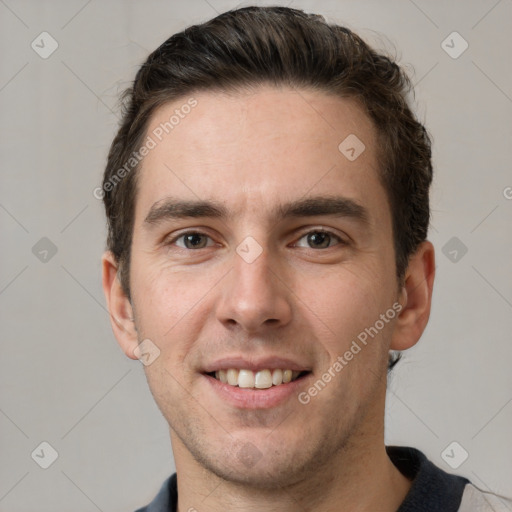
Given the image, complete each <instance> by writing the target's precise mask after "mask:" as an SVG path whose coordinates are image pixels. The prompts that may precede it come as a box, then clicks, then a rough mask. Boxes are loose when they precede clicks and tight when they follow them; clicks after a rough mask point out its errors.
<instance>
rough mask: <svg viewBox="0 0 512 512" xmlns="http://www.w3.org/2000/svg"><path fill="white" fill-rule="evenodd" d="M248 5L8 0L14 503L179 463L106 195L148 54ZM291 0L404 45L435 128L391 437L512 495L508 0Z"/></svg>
mask: <svg viewBox="0 0 512 512" xmlns="http://www.w3.org/2000/svg"><path fill="white" fill-rule="evenodd" d="M252 4H258V5H273V4H272V3H271V2H252ZM240 5H250V4H249V3H247V2H244V3H243V4H238V3H237V2H236V1H229V0H189V1H187V2H174V1H165V2H164V1H156V0H153V1H146V2H135V1H133V2H124V1H119V0H117V1H115V0H111V1H108V2H101V1H99V0H89V1H86V0H74V1H47V2H42V1H35V0H34V1H23V0H19V1H15V0H1V1H0V38H1V44H2V46H1V49H2V54H1V57H0V109H1V110H0V111H1V126H0V129H1V138H0V144H1V160H0V162H1V169H2V170H1V187H0V223H1V228H2V246H1V247H2V256H1V262H2V263H1V265H0V308H1V319H0V325H1V340H2V345H1V370H0V435H1V441H0V442H1V445H0V449H1V452H0V511H3V512H6V511H8V512H34V511H36V510H37V511H38V512H50V511H51V512H65V511H69V510H73V511H74V512H94V511H97V510H101V511H105V512H106V511H112V512H126V511H127V510H133V509H134V508H136V507H137V506H142V505H144V504H146V503H147V502H148V501H150V499H151V498H152V497H153V496H154V495H155V493H156V492H157V490H158V489H159V487H160V485H161V483H162V482H163V480H164V479H165V478H166V477H167V476H168V475H169V474H170V473H171V472H173V471H174V466H173V461H172V455H171V446H170V441H169V432H168V427H167V424H166V422H165V420H164V419H163V417H162V416H161V414H160V413H159V411H158V409H157V407H156V405H155V404H154V402H153V399H152V397H151V395H150V392H149V390H148V387H147V384H146V380H145V377H144V373H143V367H142V365H141V363H140V362H139V361H137V360H135V361H133V360H130V359H128V358H126V357H125V356H124V354H123V353H122V352H121V350H120V348H119V346H118V344H117V342H116V341H115V339H114V336H113V334H112V331H111V327H110V320H109V316H108V314H107V311H106V309H105V300H104V297H103V292H102V289H101V267H100V257H101V254H102V252H103V249H104V246H105V235H106V230H105V218H104V213H103V205H102V203H101V201H99V200H98V199H96V198H95V197H94V195H93V191H94V189H95V188H96V187H98V186H99V185H100V183H101V177H102V172H103V168H104V165H105V161H106V155H107V151H108V148H109V145H110V143H111V140H112V138H113V136H114V133H115V131H116V128H117V123H118V114H119V111H118V109H117V101H118V94H119V93H120V92H121V91H122V90H123V89H124V88H125V87H126V86H127V85H129V83H130V81H131V80H133V78H134V76H135V73H136V71H137V69H138V66H139V65H140V64H141V63H142V62H143V61H144V60H145V58H146V57H147V55H148V54H149V52H150V51H152V50H154V49H155V48H156V47H157V46H159V45H160V44H161V43H162V42H163V41H164V40H165V39H167V38H168V37H169V36H170V35H171V34H173V33H175V32H177V31H181V30H182V29H183V28H185V27H186V26H188V25H191V24H194V23H200V22H203V21H206V20H207V19H209V18H211V17H213V16H215V15H217V14H218V13H221V12H224V11H226V10H228V9H233V8H235V7H237V6H240ZM282 5H289V6H290V7H295V8H299V9H305V10H306V11H309V12H318V13H321V14H323V15H324V16H325V17H326V18H327V20H328V21H332V22H336V23H339V24H342V25H347V26H348V27H349V28H352V29H353V30H355V31H356V32H357V33H359V34H360V35H361V36H362V37H363V38H364V39H366V40H367V41H368V42H369V43H371V44H375V45H376V46H378V47H379V48H387V49H388V50H390V51H391V52H392V53H393V52H394V50H393V47H396V49H397V51H398V57H399V63H401V64H404V65H406V66H407V69H408V70H409V72H410V73H411V76H412V81H413V83H414V84H416V107H415V108H416V111H417V113H418V115H419V117H420V120H421V121H423V122H425V123H426V125H427V128H428V129H429V131H430V133H431V134H432V135H433V142H434V145H433V151H434V166H435V180H434V185H433V189H432V212H433V219H432V225H431V228H430V233H429V239H430V240H431V241H432V242H433V243H434V245H435V247H436V255H437V277H436V282H435V286H434V297H433V309H432V314H431V319H430V323H429V325H428V327H427V329H426V331H425V333H424V335H423V337H422V339H421V340H420V342H419V344H418V345H417V346H416V347H415V348H414V349H412V350H410V351H408V352H407V353H405V355H404V359H403V360H402V361H401V362H400V363H399V364H398V366H397V367H396V368H395V370H394V372H393V376H392V377H391V378H390V388H389V392H388V402H387V412H386V442H387V444H399V445H409V446H415V447H417V448H419V449H421V450H423V451H424V452H425V453H426V454H427V456H428V457H429V458H430V459H431V460H432V461H433V462H434V463H435V464H437V465H438V466H440V467H441V468H443V469H445V470H446V471H448V472H454V473H458V474H462V475H464V476H467V477H468V478H469V479H471V480H472V481H473V482H474V483H475V485H477V486H479V487H480V488H482V489H484V490H492V491H494V492H498V493H501V494H504V495H508V496H511V495H512V436H511V435H510V432H511V431H512V428H511V427H512V372H511V371H510V361H511V360H512V343H511V335H510V333H511V332H512V279H511V277H512V271H511V268H512V237H511V234H512V233H511V231H510V225H511V218H512V175H511V172H510V162H511V161H512V144H511V140H512V138H511V136H512V121H511V120H512V115H511V114H512V80H511V78H512V72H511V68H510V65H509V62H510V61H509V57H510V48H511V43H512V40H511V39H512V38H511V31H510V20H511V17H512V2H510V1H508V0H502V1H497V0H488V1H487V0H486V1H471V2H469V1H454V2H450V3H448V2H442V1H430V2H427V1H424V0H414V1H412V0H411V1H405V0H401V1H343V0H335V1H334V0H333V1H320V0H316V1H314V2H313V1H310V2H307V1H299V0H295V1H291V2H285V3H283V4H282ZM41 443H44V444H41ZM44 466H47V468H46V469H45V468H44Z"/></svg>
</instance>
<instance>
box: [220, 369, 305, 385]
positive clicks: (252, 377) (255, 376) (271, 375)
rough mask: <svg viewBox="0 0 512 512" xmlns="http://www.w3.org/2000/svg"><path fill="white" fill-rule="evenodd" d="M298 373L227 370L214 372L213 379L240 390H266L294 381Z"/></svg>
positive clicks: (288, 371)
mask: <svg viewBox="0 0 512 512" xmlns="http://www.w3.org/2000/svg"><path fill="white" fill-rule="evenodd" d="M299 374H300V372H298V371H292V370H280V369H275V370H260V371H258V372H253V371H252V370H244V369H242V370H238V369H236V368H230V369H229V370H219V371H216V372H215V378H216V379H217V380H220V381H221V382H223V383H225V384H226V383H227V384H229V385H230V386H238V387H240V388H252V389H254V388H256V389H268V388H270V387H272V386H279V385H280V384H287V383H288V382H291V381H292V380H295V379H296V378H297V377H298V376H299Z"/></svg>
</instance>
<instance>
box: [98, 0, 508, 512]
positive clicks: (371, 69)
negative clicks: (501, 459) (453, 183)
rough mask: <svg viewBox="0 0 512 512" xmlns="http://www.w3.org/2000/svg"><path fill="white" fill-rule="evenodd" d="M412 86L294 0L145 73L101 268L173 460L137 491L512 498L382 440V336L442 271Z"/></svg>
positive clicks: (399, 323) (393, 340)
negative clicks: (168, 471) (172, 469)
mask: <svg viewBox="0 0 512 512" xmlns="http://www.w3.org/2000/svg"><path fill="white" fill-rule="evenodd" d="M409 88H410V83H409V81H408V78H407V76H406V75H405V74H404V73H403V71H402V70H401V69H400V68H399V67H398V66H397V65H396V64H395V63H394V62H392V61H391V60H390V59H389V58H387V57H385V56H383V55H380V54H378V53H376V52H375V51H374V50H372V49H371V48H369V47H368V46H367V45H366V44H365V43H364V42H363V41H362V40H361V39H360V38H359V37H358V36H357V35H355V34H353V33H352V32H351V31H349V30H348V29H346V28H343V27H339V26H333V25H328V24H327V23H326V22H325V21H324V20H323V19H322V18H321V17H319V16H314V15H307V14H305V13H303V12H302V11H298V10H294V9H288V8H284V7H273V8H258V7H247V8H243V9H239V10H235V11H231V12H227V13H224V14H222V15H220V16H218V17H217V18H215V19H213V20H211V21H210V22H207V23H205V24H202V25H198V26H192V27H189V28H188V29H186V30H185V31H184V32H182V33H179V34H176V35H174V36H173V37H171V38H170V39H168V40H167V41H166V42H165V43H164V44H163V45H162V46H161V47H160V48H158V49H157V50H156V51H155V52H153V53H152V54H151V55H150V56H149V57H148V59H147V61H146V62H145V64H144V65H143V66H142V67H141V69H140V70H139V72H138V73H137V76H136V79H135V82H134V84H133V88H131V89H130V90H129V91H128V94H127V97H126V100H127V103H126V111H125V114H124V118H123V120H122V124H121V127H120V129H119V132H118V134H117V135H116V137H115V139H114V141H113V143H112V147H111V151H110V154H109V158H108V164H107V168H106V170H105V176H104V183H103V193H104V202H105V207H106V213H107V218H108V223H109V235H108V251H107V252H106V253H105V255H104V257H103V287H104V291H105V295H106V299H107V303H108V307H109V310H110V313H111V318H112V326H113V330H114V333H115V336H116V338H117V340H118V342H119V344H120V346H121V347H122V349H123V351H124V352H125V353H126V355H128V356H129V357H131V358H133V359H137V358H139V359H140V360H141V361H142V362H143V363H144V365H145V366H144V368H145V372H146V376H147V380H148V383H149V386H150V389H151V392H152V394H153V396H154V398H155V400H156V403H157V404H158V406H159V408H160V410H161V412H162V414H163V415H164V417H165V419H166V420H167V422H168V423H169V427H170V435H171V441H172V446H173V453H174V460H175V463H176V470H177V473H176V474H175V475H172V476H171V477H170V478H169V479H168V480H167V481H166V482H165V483H164V485H163V486H162V489H161V491H160V493H159V495H158V496H157V497H156V498H155V500H154V501H153V502H152V503H151V504H150V505H149V506H148V507H146V508H143V509H140V510H141V511H148V512H156V511H171V510H173V511H174V510H179V511H180V512H183V511H195V510H197V511H226V510H251V511H256V510H265V511H268V510H276V511H277V510H279V511H310V510H315V511H335V510H336V511H337V510H351V511H379V512H387V511H390V512H391V511H396V510H399V511H400V512H405V511H418V510H429V511H431V510H439V511H444V512H449V511H456V510H489V511H490V510H499V507H503V506H504V505H503V503H504V502H503V501H502V500H501V499H499V498H498V497H496V496H491V495H484V494H483V493H482V492H480V491H479V490H477V489H476V487H474V486H473V485H472V484H471V483H469V481H468V480H467V479H465V478H463V477H459V476H454V475H449V474H447V473H445V472H444V471H442V470H441V469H439V468H437V467H436V466H434V465H433V464H432V463H431V462H429V461H428V460H427V459H426V457H425V456H424V455H423V454H422V453H421V452H419V451H418V450H415V449H413V448H405V447H386V446H385V445H384V407H385V396H386V375H387V371H388V370H389V369H391V367H392V366H393V365H394V364H395V363H396V362H397V358H396V356H392V357H390V353H391V354H394V353H395V352H394V351H402V350H406V349H408V348H410V347H411V346H413V345H414V344H415V343H416V342H417V341H418V340H419V338H420V336H421V334H422V333H423V331H424V329H425V326H426V324H427V322H428V318H429V314H430V306H431V298H432V289H433V281H434V269H435V264H434V248H433V246H432V244H431V243H430V242H429V241H428V240H427V239H426V237H427V231H428V223H429V215H430V214H429V187H430V183H431V181H432V165H431V150H430V138H429V136H428V134H427V132H426V130H425V129H424V127H423V126H422V125H421V124H420V123H419V122H418V121H417V120H416V119H415V117H414V115H413V114H412V112H411V110H410V108H409V106H408V103H407V100H406V94H407V92H408V90H409ZM390 351H391V352H390ZM503 510H504V509H503Z"/></svg>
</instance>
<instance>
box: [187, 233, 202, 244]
mask: <svg viewBox="0 0 512 512" xmlns="http://www.w3.org/2000/svg"><path fill="white" fill-rule="evenodd" d="M201 236H202V235H200V234H199V233H192V234H190V235H187V236H186V237H185V245H187V246H188V247H189V246H192V247H197V246H198V245H200V244H201Z"/></svg>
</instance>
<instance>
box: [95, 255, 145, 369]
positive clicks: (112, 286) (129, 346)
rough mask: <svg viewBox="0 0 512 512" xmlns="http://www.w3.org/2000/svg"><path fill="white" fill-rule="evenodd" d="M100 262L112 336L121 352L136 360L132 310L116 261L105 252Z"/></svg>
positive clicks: (136, 343)
mask: <svg viewBox="0 0 512 512" xmlns="http://www.w3.org/2000/svg"><path fill="white" fill-rule="evenodd" d="M101 262H102V270H103V278H102V285H103V292H104V293H105V299H106V301H107V309H108V311H109V313H110V322H111V325H112V330H113V332H114V336H115V337H116V339H117V342H118V343H119V345H120V347H121V349H122V350H123V352H124V353H125V354H126V355H127V356H128V357H129V358H131V359H137V357H136V356H135V355H134V350H135V349H136V348H137V346H138V336H137V330H136V328H135V322H134V320H133V308H132V305H131V303H130V301H129V299H128V297H127V296H126V294H125V293H124V291H123V289H122V286H121V283H120V282H119V277H118V264H117V261H116V259H115V258H114V255H113V254H112V253H111V252H110V251H107V252H105V253H104V254H103V257H102V259H101Z"/></svg>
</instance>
